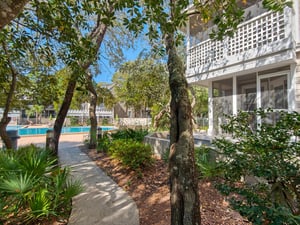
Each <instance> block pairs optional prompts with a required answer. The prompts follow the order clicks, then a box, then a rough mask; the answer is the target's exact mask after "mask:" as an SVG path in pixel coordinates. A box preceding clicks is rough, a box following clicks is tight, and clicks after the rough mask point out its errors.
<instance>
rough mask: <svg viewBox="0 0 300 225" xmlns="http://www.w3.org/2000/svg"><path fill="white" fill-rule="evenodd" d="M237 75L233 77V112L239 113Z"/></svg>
mask: <svg viewBox="0 0 300 225" xmlns="http://www.w3.org/2000/svg"><path fill="white" fill-rule="evenodd" d="M236 85H237V84H236V75H234V76H233V77H232V114H233V115H236V114H237V86H236Z"/></svg>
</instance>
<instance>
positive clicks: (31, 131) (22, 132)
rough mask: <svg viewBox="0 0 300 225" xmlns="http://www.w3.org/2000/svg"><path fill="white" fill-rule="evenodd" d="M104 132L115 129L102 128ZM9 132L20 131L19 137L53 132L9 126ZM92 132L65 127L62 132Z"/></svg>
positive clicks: (85, 128)
mask: <svg viewBox="0 0 300 225" xmlns="http://www.w3.org/2000/svg"><path fill="white" fill-rule="evenodd" d="M100 127H101V128H102V130H104V131H105V130H113V129H115V127H112V126H100ZM7 130H18V135H19V136H26V135H44V134H46V132H47V130H52V128H47V127H38V128H22V126H9V127H7ZM89 131H90V127H63V128H62V130H61V133H62V134H67V133H69V134H70V133H88V132H89Z"/></svg>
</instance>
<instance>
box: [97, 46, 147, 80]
mask: <svg viewBox="0 0 300 225" xmlns="http://www.w3.org/2000/svg"><path fill="white" fill-rule="evenodd" d="M140 52H141V48H137V49H129V50H124V56H125V58H126V60H125V62H126V61H133V60H135V59H137V57H138V55H139V54H140ZM100 69H101V73H100V74H98V75H97V76H96V77H95V81H96V82H97V83H99V82H106V83H111V79H112V77H113V75H114V73H115V72H116V69H115V68H114V67H112V66H110V65H109V61H107V60H106V59H101V62H100Z"/></svg>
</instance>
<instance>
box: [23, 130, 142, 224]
mask: <svg viewBox="0 0 300 225" xmlns="http://www.w3.org/2000/svg"><path fill="white" fill-rule="evenodd" d="M84 137H85V134H64V135H61V137H60V143H59V151H58V153H59V161H60V163H61V164H62V165H63V166H70V168H71V174H72V176H73V177H75V179H79V180H80V181H81V182H82V184H83V187H84V191H83V192H82V193H81V194H79V195H77V196H75V197H74V198H73V207H72V212H71V215H70V218H69V223H68V225H139V213H138V209H137V206H136V204H135V202H134V201H133V200H132V198H131V197H130V196H129V195H128V194H127V193H126V192H125V191H124V190H123V189H121V188H120V187H119V186H118V185H117V184H116V183H115V182H114V181H113V180H112V179H110V178H109V177H108V176H107V175H106V174H105V173H104V172H103V171H102V170H101V169H99V168H98V166H97V165H96V164H95V162H93V161H92V160H91V159H90V158H89V157H88V156H87V155H86V154H85V153H83V152H82V151H81V150H80V148H81V147H82V146H83V140H84ZM45 141H46V135H39V136H31V137H24V136H23V137H21V138H20V139H18V145H19V146H22V145H28V144H35V145H37V146H40V147H44V146H45Z"/></svg>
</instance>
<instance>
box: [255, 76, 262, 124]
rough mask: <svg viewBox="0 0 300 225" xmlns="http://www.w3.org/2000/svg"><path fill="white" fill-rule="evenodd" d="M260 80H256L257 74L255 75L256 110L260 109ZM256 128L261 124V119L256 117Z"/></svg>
mask: <svg viewBox="0 0 300 225" xmlns="http://www.w3.org/2000/svg"><path fill="white" fill-rule="evenodd" d="M260 88H261V87H260V80H259V78H258V73H256V98H257V100H256V105H257V109H260V108H261V92H260ZM256 120H257V126H259V125H260V124H261V117H260V116H259V115H258V116H257V118H256Z"/></svg>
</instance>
